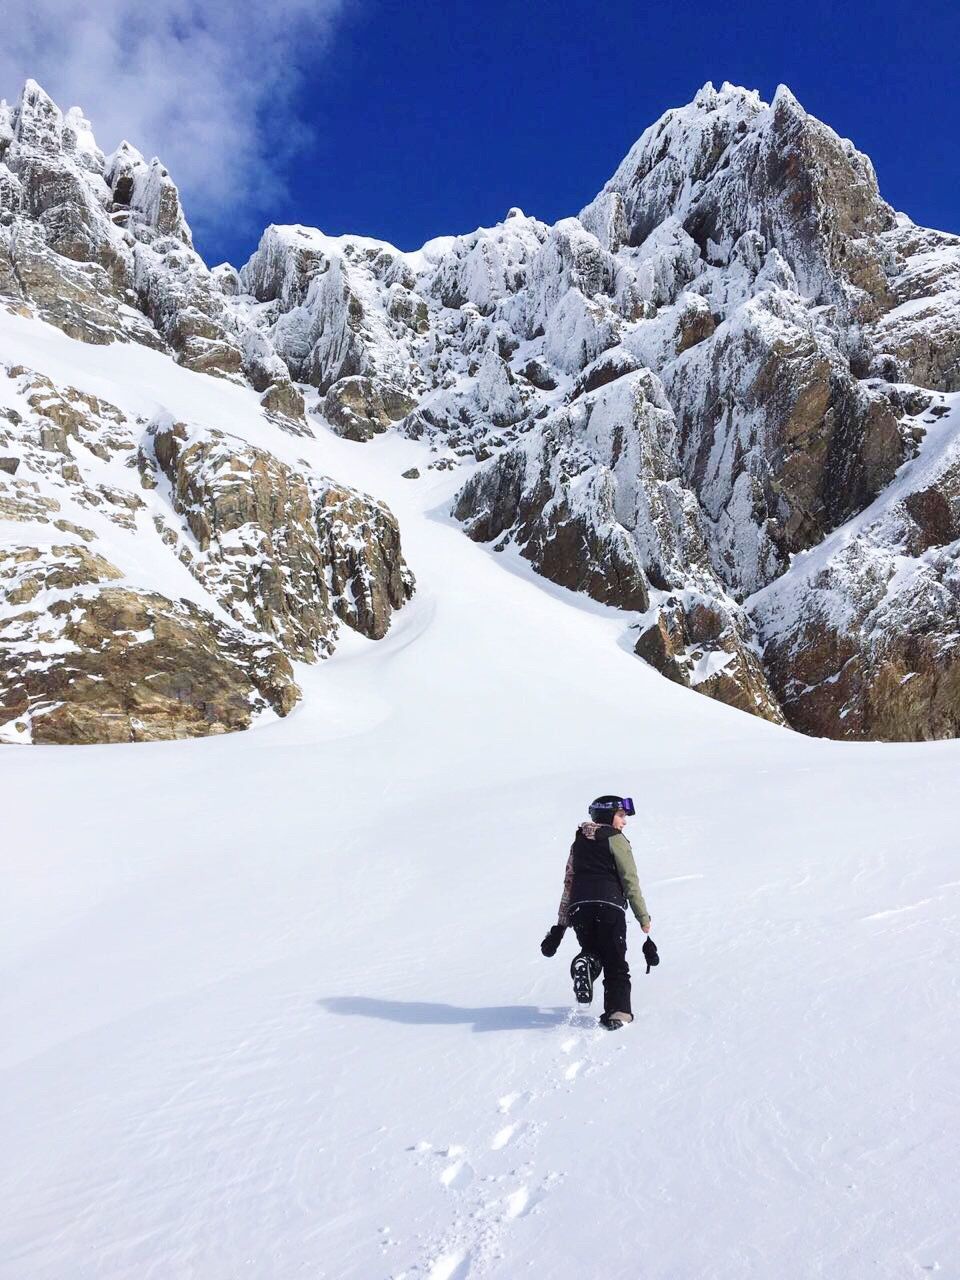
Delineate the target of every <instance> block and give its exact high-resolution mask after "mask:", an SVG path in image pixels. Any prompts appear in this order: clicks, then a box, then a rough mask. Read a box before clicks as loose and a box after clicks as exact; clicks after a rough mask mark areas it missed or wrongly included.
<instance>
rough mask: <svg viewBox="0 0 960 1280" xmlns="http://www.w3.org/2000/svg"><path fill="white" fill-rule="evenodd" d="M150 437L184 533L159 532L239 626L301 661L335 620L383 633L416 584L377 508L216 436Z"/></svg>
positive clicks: (160, 431)
mask: <svg viewBox="0 0 960 1280" xmlns="http://www.w3.org/2000/svg"><path fill="white" fill-rule="evenodd" d="M148 440H149V444H150V447H151V452H152V458H153V459H155V460H156V464H157V466H158V467H159V470H160V472H161V473H162V475H163V476H164V477H165V478H166V479H167V481H168V482H169V484H170V495H171V500H172V505H173V509H174V511H175V512H176V513H177V514H178V515H179V516H180V517H181V519H182V520H183V522H184V524H185V525H186V526H187V529H188V530H189V533H190V535H192V537H191V538H189V539H188V538H185V537H183V536H181V535H179V534H177V532H176V531H174V530H173V529H172V527H171V525H170V524H169V523H167V524H165V525H164V526H163V528H162V535H163V536H165V537H168V538H169V539H170V545H171V547H173V548H174V549H175V550H176V551H177V553H178V555H179V557H180V558H181V560H182V561H183V562H184V563H185V564H186V566H187V567H188V568H189V570H190V572H191V573H193V574H194V576H195V577H196V578H197V579H198V581H200V582H201V583H202V584H203V586H204V587H205V588H206V589H207V590H208V591H209V592H210V594H211V595H212V596H213V597H214V598H215V599H216V600H217V601H218V602H219V603H220V604H221V605H222V606H223V608H224V609H226V611H227V612H228V613H229V614H230V615H231V616H232V617H233V618H235V619H236V620H237V622H239V623H242V624H243V625H244V626H246V627H249V628H250V629H252V630H256V631H259V632H262V633H264V634H265V635H268V636H271V637H272V638H273V639H274V640H275V641H276V643H277V644H279V645H280V646H281V648H282V649H283V650H284V652H286V653H288V654H290V655H291V656H292V657H296V658H301V659H305V660H307V661H311V660H313V659H314V658H316V657H318V656H323V655H325V654H328V653H330V652H332V650H333V647H334V643H335V640H336V636H337V629H338V628H337V620H338V619H339V620H340V621H343V622H345V623H346V624H347V625H348V626H350V627H352V628H353V629H354V630H356V631H360V632H362V633H363V634H364V635H367V636H370V637H371V638H372V639H380V638H382V636H384V635H385V634H386V632H387V629H388V627H389V624H390V617H391V615H392V612H393V610H394V609H399V608H400V607H401V606H402V605H403V604H404V603H405V602H406V601H407V600H408V599H409V598H410V596H411V595H412V594H413V586H414V581H413V576H412V574H411V573H410V571H409V570H408V569H407V568H406V566H405V564H404V562H403V557H402V555H401V551H400V533H399V529H398V528H397V523H396V520H395V519H394V518H393V516H392V515H391V514H390V512H389V510H388V509H387V508H386V507H385V506H383V505H382V504H380V503H377V502H374V501H373V500H372V499H370V498H367V497H365V496H364V495H363V494H360V493H357V492H356V491H355V490H348V489H344V488H342V487H340V486H337V485H334V484H332V483H331V482H330V481H328V480H325V479H321V478H319V477H315V476H311V475H309V473H308V474H306V475H303V474H299V473H297V472H295V471H293V470H292V469H291V468H290V467H288V466H286V465H285V464H284V463H282V462H281V461H280V460H279V459H278V458H276V457H274V456H273V455H272V454H269V453H266V452H265V451H264V450H262V449H257V448H254V447H253V446H252V445H249V444H246V443H245V442H244V441H242V440H239V439H237V438H236V437H231V436H228V435H225V434H224V433H223V432H220V431H209V430H207V431H198V430H196V429H194V430H190V429H189V428H188V427H187V426H186V425H185V424H183V423H174V422H164V423H160V424H155V425H154V426H153V427H152V428H151V430H150V432H149V433H148ZM146 465H147V466H149V465H150V459H149V458H148V459H147V464H146Z"/></svg>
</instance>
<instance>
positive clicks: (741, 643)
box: [635, 592, 786, 724]
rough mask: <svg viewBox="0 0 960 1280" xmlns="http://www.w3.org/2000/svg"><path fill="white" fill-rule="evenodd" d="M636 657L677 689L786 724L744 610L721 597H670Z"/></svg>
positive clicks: (656, 612) (656, 613) (647, 629)
mask: <svg viewBox="0 0 960 1280" xmlns="http://www.w3.org/2000/svg"><path fill="white" fill-rule="evenodd" d="M641 625H642V624H641ZM635 652H636V653H637V654H638V655H639V656H640V657H641V658H643V659H645V661H647V662H649V663H650V665H651V666H653V667H656V668H657V670H658V671H659V672H660V673H661V675H664V676H666V677H667V679H668V680H673V681H674V682H675V683H676V684H682V685H685V686H686V687H687V688H688V689H696V690H697V692H698V693H703V694H706V695H707V697H709V698H716V699H717V701H718V702H726V703H727V704H728V705H729V706H731V707H737V708H738V709H739V710H740V711H749V712H750V713H751V714H752V715H756V716H761V717H762V718H763V719H764V720H772V721H773V722H774V723H775V724H785V723H786V720H785V717H784V714H783V711H782V710H781V707H780V704H779V702H778V701H777V698H776V695H775V694H774V692H773V690H772V689H771V687H770V684H769V682H768V680H767V675H766V672H765V671H764V668H763V663H762V661H761V659H760V656H759V648H758V646H757V645H756V642H755V638H754V634H753V629H752V627H751V626H750V624H749V622H748V621H747V620H746V619H745V618H744V616H743V614H742V613H741V612H740V611H739V610H737V609H735V608H731V607H730V606H729V605H726V607H725V606H724V603H723V602H721V601H719V600H717V599H716V598H713V599H710V598H708V597H704V596H697V595H696V594H693V593H690V592H683V593H679V594H677V595H675V596H672V597H669V598H668V599H667V600H666V601H665V602H664V603H663V604H661V605H660V606H659V608H658V609H656V610H654V621H653V622H652V623H651V624H650V625H648V626H646V627H645V628H644V629H643V630H642V631H641V634H640V639H639V640H638V641H637V643H636V647H635Z"/></svg>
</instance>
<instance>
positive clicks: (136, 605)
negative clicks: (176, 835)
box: [0, 545, 299, 743]
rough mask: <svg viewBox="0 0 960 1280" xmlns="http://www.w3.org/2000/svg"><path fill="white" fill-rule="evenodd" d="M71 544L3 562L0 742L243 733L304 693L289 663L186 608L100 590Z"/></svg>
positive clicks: (88, 559)
mask: <svg viewBox="0 0 960 1280" xmlns="http://www.w3.org/2000/svg"><path fill="white" fill-rule="evenodd" d="M121 577H122V575H121V573H120V572H119V570H118V569H116V568H115V567H114V566H113V565H111V564H109V563H108V562H107V561H106V560H104V559H103V558H102V557H100V556H97V555H95V554H93V553H91V552H89V551H87V550H85V549H84V548H82V547H78V546H75V545H70V546H59V545H54V546H51V547H48V548H47V549H45V550H44V551H40V550H39V549H38V548H36V547H17V546H13V547H7V548H5V549H4V551H3V553H2V555H0V735H2V737H0V741H23V742H34V743H90V742H146V741H152V740H155V739H160V738H186V737H198V736H204V735H207V734H211V733H225V732H228V731H230V730H234V729H244V728H246V727H247V726H248V725H249V724H250V721H251V719H252V718H253V717H254V715H256V714H258V713H260V712H262V711H263V710H265V709H266V708H268V707H269V708H272V709H273V710H274V711H275V712H276V713H277V714H279V715H286V713H287V712H288V711H290V710H291V708H292V707H293V705H294V703H295V702H296V700H297V698H298V696H299V691H298V690H297V687H296V685H295V684H294V681H293V672H292V669H291V667H290V663H289V662H288V660H287V659H286V657H285V656H284V655H283V654H282V653H279V652H278V651H277V650H276V649H273V648H272V647H270V646H263V645H261V644H259V643H258V642H257V641H256V639H251V637H250V636H249V635H248V634H246V633H244V632H243V631H242V630H241V629H240V628H231V627H228V626H225V625H224V624H223V623H222V622H219V621H217V620H216V619H215V618H213V617H212V616H211V615H210V614H209V613H207V612H205V611H204V610H202V609H200V608H198V607H197V606H196V605H195V604H192V603H191V602H189V601H185V600H181V601H176V602H175V601H172V600H168V599H165V598H164V597H163V596H160V595H157V594H155V593H142V592H136V591H131V590H129V589H126V588H124V587H117V586H109V585H105V584H107V583H109V582H111V581H116V580H117V579H119V578H121Z"/></svg>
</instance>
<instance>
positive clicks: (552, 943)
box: [540, 924, 567, 956]
mask: <svg viewBox="0 0 960 1280" xmlns="http://www.w3.org/2000/svg"><path fill="white" fill-rule="evenodd" d="M566 932H567V931H566V929H565V927H564V926H563V925H562V924H555V925H554V926H553V928H552V929H551V930H550V932H549V933H548V934H547V936H546V937H545V938H544V940H543V941H542V942H541V943H540V950H541V951H542V952H543V954H544V955H545V956H555V955H556V954H557V947H559V945H560V943H561V942H562V941H563V935H564V934H565V933H566Z"/></svg>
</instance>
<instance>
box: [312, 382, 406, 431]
mask: <svg viewBox="0 0 960 1280" xmlns="http://www.w3.org/2000/svg"><path fill="white" fill-rule="evenodd" d="M415 405H416V400H415V399H414V398H413V396H409V395H406V394H405V393H404V392H403V391H398V390H397V389H396V387H391V386H390V385H389V384H388V383H377V382H375V381H374V380H373V379H372V378H361V377H353V378H341V379H340V381H339V382H337V383H335V384H334V385H333V386H332V387H331V388H330V390H329V391H328V392H327V394H326V398H325V399H324V402H323V411H324V414H325V415H326V418H327V421H328V422H329V423H330V425H331V426H332V427H333V429H334V430H335V431H336V432H338V434H339V435H342V436H345V437H346V438H347V439H348V440H369V439H371V438H372V437H373V436H375V435H379V433H380V432H381V431H386V429H387V428H388V427H389V426H390V425H391V424H392V423H394V422H399V421H400V419H401V418H404V417H406V415H407V414H408V413H409V412H410V411H411V409H413V408H414V407H415Z"/></svg>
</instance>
